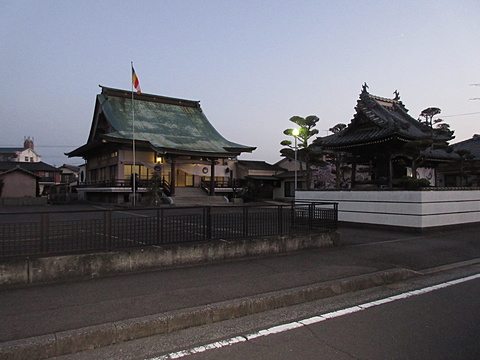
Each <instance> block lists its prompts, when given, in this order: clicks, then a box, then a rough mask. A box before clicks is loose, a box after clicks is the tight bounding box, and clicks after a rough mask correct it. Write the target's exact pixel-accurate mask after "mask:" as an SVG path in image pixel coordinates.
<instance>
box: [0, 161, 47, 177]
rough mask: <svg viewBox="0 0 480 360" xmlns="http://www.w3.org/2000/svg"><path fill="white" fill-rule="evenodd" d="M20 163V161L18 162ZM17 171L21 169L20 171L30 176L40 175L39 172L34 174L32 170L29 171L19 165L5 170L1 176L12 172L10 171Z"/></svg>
mask: <svg viewBox="0 0 480 360" xmlns="http://www.w3.org/2000/svg"><path fill="white" fill-rule="evenodd" d="M17 164H18V163H17ZM15 171H20V172H23V173H25V174H27V175H30V176H33V177H36V178H39V177H40V176H38V175H37V174H34V173H33V172H31V171H28V170H25V169H24V168H22V167H20V165H17V166H15V167H12V168H11V169H9V170H7V171H4V172H2V173H0V177H1V176H4V175H7V174H10V173H13V172H15Z"/></svg>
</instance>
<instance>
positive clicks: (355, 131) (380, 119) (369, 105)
mask: <svg viewBox="0 0 480 360" xmlns="http://www.w3.org/2000/svg"><path fill="white" fill-rule="evenodd" d="M367 88H368V87H367V85H366V84H365V85H364V86H363V89H362V92H361V94H360V97H359V100H358V101H357V106H356V107H355V110H356V113H355V114H354V117H353V119H352V120H351V122H350V124H349V125H348V126H347V127H346V128H345V129H343V130H342V131H340V132H338V133H335V134H333V135H329V136H326V137H323V138H318V139H317V140H316V141H315V142H316V144H318V145H321V146H322V147H324V148H326V149H334V148H349V147H355V146H362V145H366V144H373V143H375V142H380V141H388V140H389V139H393V138H396V139H400V140H403V141H412V140H420V139H427V138H429V137H430V136H431V129H430V128H429V127H428V126H426V125H424V124H422V123H420V122H419V121H418V120H416V119H414V118H412V117H411V116H410V115H409V114H408V109H406V108H405V106H404V104H403V103H402V101H400V96H399V94H398V92H395V98H393V99H388V98H383V97H379V96H376V95H372V94H370V93H369V92H368V91H367Z"/></svg>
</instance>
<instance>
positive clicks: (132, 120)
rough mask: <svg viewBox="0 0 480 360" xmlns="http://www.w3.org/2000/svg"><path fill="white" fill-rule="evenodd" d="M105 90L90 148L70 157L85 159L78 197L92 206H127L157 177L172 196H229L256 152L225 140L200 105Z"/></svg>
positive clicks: (97, 107)
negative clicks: (240, 167)
mask: <svg viewBox="0 0 480 360" xmlns="http://www.w3.org/2000/svg"><path fill="white" fill-rule="evenodd" d="M101 89H102V91H101V93H100V94H98V95H97V98H96V102H95V110H94V114H93V121H92V125H91V129H90V134H89V136H88V141H87V143H86V144H85V145H83V146H81V147H79V148H77V149H75V150H73V151H71V152H70V153H68V154H67V155H68V156H69V157H77V156H78V157H82V158H84V159H85V167H86V169H85V175H84V176H83V178H82V176H80V179H79V186H78V191H79V193H81V192H83V196H84V197H85V198H86V199H88V200H94V201H105V202H120V203H121V202H127V201H129V196H130V194H131V193H132V185H133V183H135V184H136V186H138V194H142V193H145V192H147V189H148V184H149V181H150V180H151V178H152V176H153V174H154V173H157V174H158V175H159V177H160V178H161V180H162V184H163V186H164V193H166V194H167V195H169V196H174V195H175V192H176V189H178V188H179V187H203V188H204V189H205V190H206V192H207V193H208V194H209V195H215V192H216V190H219V189H220V188H221V190H222V193H225V190H227V191H228V189H229V188H230V190H232V188H233V187H234V182H235V176H236V174H235V172H236V160H237V156H238V155H240V154H241V153H243V152H252V151H253V150H255V147H252V146H245V145H240V144H237V143H234V142H231V141H228V140H226V139H225V138H224V137H223V136H222V135H220V134H219V133H218V131H217V130H215V128H214V127H213V126H212V124H211V123H210V122H209V121H208V119H207V117H206V116H205V114H204V113H203V111H202V109H201V107H200V102H199V101H191V100H183V99H176V98H169V97H164V96H158V95H151V94H143V93H142V94H134V99H133V100H132V92H130V91H124V90H118V89H112V88H107V87H101ZM133 139H135V140H134V141H133ZM134 147H135V157H134V152H133V150H134ZM134 176H135V179H136V181H133V177H134Z"/></svg>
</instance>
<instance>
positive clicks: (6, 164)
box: [0, 161, 61, 172]
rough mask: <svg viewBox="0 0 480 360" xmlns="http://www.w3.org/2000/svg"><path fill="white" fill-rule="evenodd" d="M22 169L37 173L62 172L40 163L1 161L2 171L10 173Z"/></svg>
mask: <svg viewBox="0 0 480 360" xmlns="http://www.w3.org/2000/svg"><path fill="white" fill-rule="evenodd" d="M15 167H20V168H22V169H24V170H27V171H31V172H36V171H48V172H61V170H59V169H57V168H56V167H54V166H52V165H49V164H47V163H44V162H43V161H40V162H17V161H0V171H8V170H11V169H14V168H15Z"/></svg>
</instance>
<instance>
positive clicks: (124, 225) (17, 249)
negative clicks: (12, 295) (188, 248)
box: [0, 203, 338, 258]
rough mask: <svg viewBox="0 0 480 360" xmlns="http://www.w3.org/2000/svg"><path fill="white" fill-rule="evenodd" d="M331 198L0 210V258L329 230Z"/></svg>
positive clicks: (333, 211)
mask: <svg viewBox="0 0 480 360" xmlns="http://www.w3.org/2000/svg"><path fill="white" fill-rule="evenodd" d="M337 219H338V217H337V204H336V203H308V204H307V203H306V204H292V205H271V206H268V205H267V206H265V205H262V206H238V205H237V206H218V207H168V208H143V209H131V208H125V209H116V210H111V209H109V210H98V211H97V210H83V211H73V212H72V211H68V212H66V211H63V212H62V211H53V212H30V213H28V212H24V213H1V214H0V257H4V258H5V257H12V256H40V255H52V254H67V253H78V252H93V251H109V250H114V249H122V248H128V247H145V246H155V245H157V246H158V245H164V244H180V243H192V242H205V241H210V240H215V239H223V240H233V239H243V238H249V237H258V236H272V235H282V234H294V233H301V232H308V231H317V232H323V231H333V230H335V229H336V228H337Z"/></svg>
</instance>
